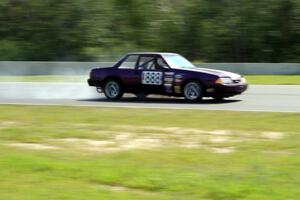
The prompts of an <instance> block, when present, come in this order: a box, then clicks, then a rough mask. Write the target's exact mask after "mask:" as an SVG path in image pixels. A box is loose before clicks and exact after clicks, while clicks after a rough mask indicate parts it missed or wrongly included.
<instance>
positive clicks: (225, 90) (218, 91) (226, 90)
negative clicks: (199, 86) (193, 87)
mask: <svg viewBox="0 0 300 200" xmlns="http://www.w3.org/2000/svg"><path fill="white" fill-rule="evenodd" d="M247 88H248V85H247V84H233V85H216V86H214V87H211V88H208V89H207V90H206V92H207V94H208V95H209V96H216V95H218V96H224V97H230V96H234V95H238V94H242V93H243V92H245V91H246V90H247Z"/></svg>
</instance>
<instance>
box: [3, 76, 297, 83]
mask: <svg viewBox="0 0 300 200" xmlns="http://www.w3.org/2000/svg"><path fill="white" fill-rule="evenodd" d="M87 78H88V76H83V75H82V76H81V75H77V76H76V75H74V76H64V75H55V76H0V82H13V81H21V82H86V79H87ZM246 78H247V81H248V82H249V84H261V85H299V84H300V75H247V76H246Z"/></svg>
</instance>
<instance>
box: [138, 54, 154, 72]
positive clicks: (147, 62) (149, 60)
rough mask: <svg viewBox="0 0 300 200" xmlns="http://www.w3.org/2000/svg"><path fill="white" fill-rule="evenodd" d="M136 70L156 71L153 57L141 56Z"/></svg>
mask: <svg viewBox="0 0 300 200" xmlns="http://www.w3.org/2000/svg"><path fill="white" fill-rule="evenodd" d="M138 69H140V70H155V69H157V65H156V60H155V57H154V56H141V57H140V61H139V65H138Z"/></svg>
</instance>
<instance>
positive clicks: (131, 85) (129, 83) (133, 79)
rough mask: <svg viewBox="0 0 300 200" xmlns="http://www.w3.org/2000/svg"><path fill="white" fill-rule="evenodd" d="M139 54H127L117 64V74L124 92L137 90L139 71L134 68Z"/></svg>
mask: <svg viewBox="0 0 300 200" xmlns="http://www.w3.org/2000/svg"><path fill="white" fill-rule="evenodd" d="M138 59H139V55H129V56H128V57H127V58H126V59H125V60H124V61H123V62H122V63H120V65H119V66H118V75H119V77H120V78H121V79H122V82H123V84H124V86H125V88H124V89H125V91H126V92H137V91H139V90H140V89H141V88H140V76H141V75H140V71H139V70H137V69H136V65H137V61H138Z"/></svg>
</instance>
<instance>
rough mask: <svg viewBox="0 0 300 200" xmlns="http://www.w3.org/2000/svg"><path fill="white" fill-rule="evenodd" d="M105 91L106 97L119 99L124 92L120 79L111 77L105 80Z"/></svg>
mask: <svg viewBox="0 0 300 200" xmlns="http://www.w3.org/2000/svg"><path fill="white" fill-rule="evenodd" d="M103 92H104V95H105V96H106V98H107V99H110V100H118V99H120V98H122V96H123V94H124V93H123V89H122V85H121V84H120V82H119V81H117V80H114V79H110V80H107V81H106V82H105V84H104V87H103Z"/></svg>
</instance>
